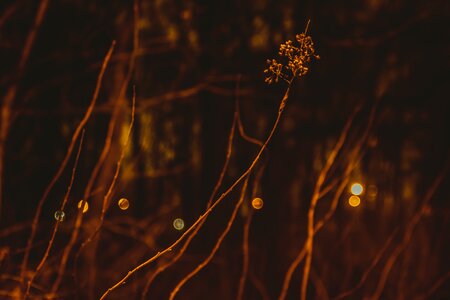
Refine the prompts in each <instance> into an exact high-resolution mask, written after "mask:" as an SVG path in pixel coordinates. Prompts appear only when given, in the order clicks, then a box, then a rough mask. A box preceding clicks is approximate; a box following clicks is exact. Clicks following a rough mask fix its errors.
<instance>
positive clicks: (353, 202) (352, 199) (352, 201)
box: [348, 195, 361, 207]
mask: <svg viewBox="0 0 450 300" xmlns="http://www.w3.org/2000/svg"><path fill="white" fill-rule="evenodd" d="M348 204H350V206H351V207H357V206H359V204H361V199H359V197H358V196H355V195H353V196H350V198H348Z"/></svg>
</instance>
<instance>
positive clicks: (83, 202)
mask: <svg viewBox="0 0 450 300" xmlns="http://www.w3.org/2000/svg"><path fill="white" fill-rule="evenodd" d="M81 207H83V214H84V213H85V212H87V211H88V209H89V204H88V203H87V202H86V201H83V200H80V202H78V209H81Z"/></svg>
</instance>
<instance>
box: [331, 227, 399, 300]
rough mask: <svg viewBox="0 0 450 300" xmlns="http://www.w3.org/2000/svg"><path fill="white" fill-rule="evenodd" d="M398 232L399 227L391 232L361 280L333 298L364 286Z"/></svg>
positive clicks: (340, 297)
mask: <svg viewBox="0 0 450 300" xmlns="http://www.w3.org/2000/svg"><path fill="white" fill-rule="evenodd" d="M397 232H398V228H397V229H395V230H394V231H393V232H392V233H391V235H390V237H389V238H388V239H387V240H386V242H385V243H384V245H383V247H381V249H380V250H379V251H378V253H377V255H376V256H375V258H374V259H373V260H372V263H371V264H370V266H369V267H368V268H367V269H366V270H365V271H364V274H363V275H362V276H361V279H360V280H359V282H358V283H357V284H356V285H355V286H354V287H353V288H351V289H350V290H348V291H345V292H343V293H341V294H339V295H338V296H336V297H335V298H333V300H339V299H343V298H345V297H348V296H350V295H351V294H353V293H354V292H356V291H357V290H358V289H359V288H360V287H362V286H363V284H364V283H365V282H366V280H367V278H368V277H369V275H370V272H372V270H373V269H374V268H375V266H376V265H377V264H378V262H379V261H380V260H381V258H382V257H383V254H384V252H385V251H386V249H387V248H388V247H389V245H390V244H391V242H392V240H393V239H394V237H395V236H396V235H397Z"/></svg>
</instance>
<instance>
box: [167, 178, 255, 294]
mask: <svg viewBox="0 0 450 300" xmlns="http://www.w3.org/2000/svg"><path fill="white" fill-rule="evenodd" d="M248 179H249V177H247V178H246V179H245V181H244V184H243V187H242V191H241V196H240V197H239V201H238V202H237V203H236V205H235V207H234V210H233V213H232V214H231V217H230V219H229V220H228V224H227V226H226V227H225V230H224V231H223V232H222V234H221V235H220V237H219V239H218V240H217V242H216V244H215V245H214V248H213V249H212V250H211V253H210V254H209V255H208V257H207V258H205V259H204V260H203V261H202V262H201V263H200V264H199V265H198V266H197V267H196V268H195V269H194V270H193V271H192V272H191V273H189V274H188V275H186V276H185V277H184V278H183V279H182V280H181V281H180V282H179V283H178V284H177V285H176V286H175V288H174V289H173V290H172V292H171V293H170V297H169V300H173V299H174V298H175V296H176V295H177V294H178V292H179V291H180V289H181V288H182V287H183V285H185V284H186V282H188V281H189V280H190V279H191V278H192V277H194V276H195V275H197V274H198V272H200V271H201V270H202V269H203V268H204V267H205V266H207V265H208V264H209V262H210V261H211V260H212V259H213V257H214V255H215V254H216V252H217V250H219V247H220V245H221V244H222V242H223V240H224V239H225V237H226V236H227V234H228V232H229V231H230V229H231V226H232V225H233V223H234V220H235V219H236V215H237V212H238V210H239V208H240V207H241V205H242V203H243V202H244V199H245V193H246V192H247V186H248Z"/></svg>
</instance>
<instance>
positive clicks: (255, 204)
mask: <svg viewBox="0 0 450 300" xmlns="http://www.w3.org/2000/svg"><path fill="white" fill-rule="evenodd" d="M263 205H264V201H263V200H262V199H261V198H255V199H253V200H252V206H253V208H254V209H261V208H262V207H263Z"/></svg>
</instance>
